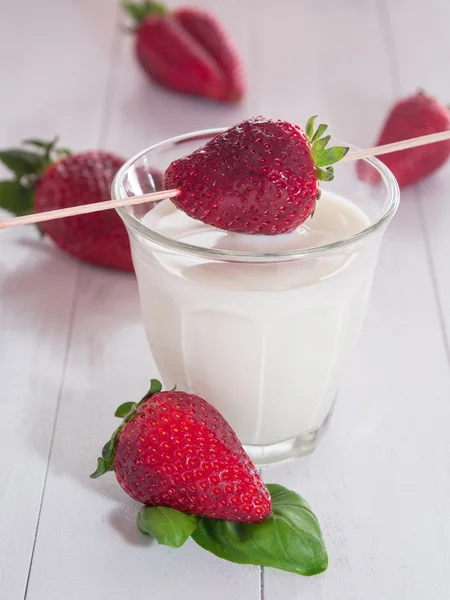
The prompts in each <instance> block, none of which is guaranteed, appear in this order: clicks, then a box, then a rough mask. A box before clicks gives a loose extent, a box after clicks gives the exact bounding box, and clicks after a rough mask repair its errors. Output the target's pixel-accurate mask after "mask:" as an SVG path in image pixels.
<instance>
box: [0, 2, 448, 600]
mask: <svg viewBox="0 0 450 600" xmlns="http://www.w3.org/2000/svg"><path fill="white" fill-rule="evenodd" d="M196 3H197V4H199V5H204V6H209V7H210V8H211V9H212V10H214V11H215V12H216V13H217V14H218V15H219V17H220V18H222V19H223V21H224V22H225V23H226V25H227V26H228V27H229V29H231V30H232V31H233V33H234V37H235V38H236V40H237V42H238V44H239V47H240V49H241V51H242V54H243V56H244V58H245V60H246V64H247V67H248V78H249V93H248V96H247V99H246V101H245V103H244V104H243V105H242V106H240V107H226V106H220V105H217V104H214V103H208V102H203V101H201V100H195V99H189V98H185V97H181V96H177V95H174V94H171V93H169V92H166V91H163V90H161V89H158V88H157V87H155V86H152V85H150V84H149V83H148V82H147V81H146V79H145V77H144V76H143V74H142V73H141V72H140V70H139V69H138V68H137V66H136V64H135V61H134V58H133V56H132V52H131V48H132V40H131V38H130V37H127V36H126V35H124V33H123V31H122V30H121V29H120V24H121V23H123V18H122V16H121V14H120V10H119V7H118V3H116V2H115V1H114V0H77V1H74V0H59V2H53V1H52V0H40V1H39V2H36V1H34V0H15V1H14V2H5V3H3V4H2V11H1V19H0V57H1V58H0V75H1V81H2V84H1V87H2V91H1V94H0V111H1V112H0V114H1V117H0V118H1V123H2V127H1V129H0V146H1V147H5V146H10V145H13V144H16V142H18V141H19V140H21V139H23V138H26V137H30V136H33V137H37V136H40V137H42V138H50V137H51V136H53V134H55V133H59V134H60V135H61V139H62V141H63V142H64V145H67V146H70V147H72V148H74V149H77V150H81V149H87V148H92V147H103V148H108V149H110V150H113V151H117V152H118V153H121V154H122V155H124V156H130V155H131V154H133V153H135V152H136V151H138V150H140V149H141V148H143V147H145V146H148V145H150V144H151V143H153V142H156V141H159V140H161V139H164V138H167V137H169V136H172V135H174V134H178V133H182V132H186V131H189V130H194V129H199V128H207V127H215V126H219V125H227V124H232V123H235V122H237V121H238V120H240V119H241V118H243V117H245V116H251V115H254V114H259V113H264V114H265V115H268V116H272V117H283V118H286V119H291V120H294V121H298V122H300V123H303V122H305V121H306V119H307V118H308V117H309V116H310V115H312V114H316V113H319V114H320V115H321V117H323V119H325V122H328V123H329V124H331V125H332V129H333V132H334V133H335V134H336V135H338V136H340V137H341V138H344V139H347V140H349V141H351V142H353V143H355V144H357V145H368V144H370V143H371V142H372V141H373V140H374V137H375V134H376V132H377V129H378V125H379V122H380V119H381V118H382V116H383V115H384V112H385V111H386V110H387V108H388V106H389V105H390V103H391V102H392V101H393V100H394V99H395V98H396V97H398V96H399V95H401V94H406V93H410V92H411V91H414V90H415V89H416V88H418V87H419V86H420V87H424V88H426V89H427V90H428V91H430V92H432V93H435V94H436V95H438V96H439V97H440V98H442V99H443V100H447V101H448V100H450V77H449V76H448V63H449V59H450V38H449V36H448V22H449V18H450V8H449V4H448V0H427V1H425V0H422V1H421V0H417V1H416V2H411V0H394V1H391V2H388V0H302V1H301V2H300V1H294V0H278V2H269V1H267V2H266V1H264V2H261V1H260V0H247V1H246V2H245V1H243V0H227V1H226V2H224V1H223V0H196ZM449 186H450V166H449V167H448V168H446V169H444V170H442V171H441V172H440V173H439V174H437V175H436V176H435V177H433V178H432V179H430V180H428V181H426V182H423V183H422V184H420V185H419V186H417V187H415V188H414V189H411V190H410V191H407V192H405V193H404V194H403V195H402V206H401V209H400V211H399V213H398V215H397V217H396V218H395V220H394V222H393V224H392V225H391V227H390V230H389V231H388V234H387V236H386V238H385V243H384V247H383V252H382V256H381V260H380V264H379V268H378V272H377V277H376V282H375V285H374V290H373V297H372V302H371V307H370V311H369V315H368V319H367V323H366V327H365V330H364V333H363V336H362V340H361V343H360V345H359V351H358V352H357V353H356V356H355V357H354V361H353V363H352V365H351V368H350V370H349V372H348V374H347V377H346V380H345V382H344V385H343V387H342V391H341V394H340V402H339V404H338V408H337V410H336V413H335V418H334V421H333V423H332V426H331V429H330V432H329V434H328V436H327V438H326V439H325V440H324V441H323V443H322V445H321V446H320V448H319V449H318V451H317V452H316V453H315V454H314V455H313V456H311V457H309V458H306V459H303V460H299V461H297V462H292V463H290V464H288V465H285V466H281V467H276V468H272V469H270V470H267V471H266V472H265V479H266V481H273V482H279V483H282V484H284V485H287V486H289V487H292V488H294V489H296V490H297V491H299V492H300V493H301V494H303V495H304V496H305V497H306V498H307V499H308V500H309V501H310V503H311V504H312V506H313V508H314V510H315V511H316V512H317V514H318V516H319V518H320V520H321V523H322V525H323V528H324V532H325V536H326V540H327V545H328V549H329V554H330V566H329V570H328V571H327V572H326V573H325V574H323V575H321V576H320V577H316V578H312V579H302V578H300V577H296V576H294V575H289V574H286V573H283V572H279V571H275V570H271V569H265V570H260V569H259V568H256V567H242V566H237V565H233V564H229V563H225V562H221V561H219V560H218V559H216V558H215V557H213V556H212V555H209V554H207V553H205V552H203V551H202V550H201V549H200V548H198V547H196V546H195V544H194V543H188V544H187V545H186V546H185V547H184V548H183V549H181V550H170V549H168V548H163V547H157V546H156V545H155V544H153V543H151V542H150V541H149V539H147V538H144V537H143V536H142V535H141V534H139V533H138V531H137V529H136V527H135V515H136V512H137V507H136V505H135V503H133V502H132V501H131V500H128V499H127V498H126V497H125V496H124V494H123V493H122V492H121V490H120V489H119V488H118V486H117V485H116V483H115V481H114V478H113V476H111V477H109V476H108V477H103V478H102V479H100V480H97V481H92V480H90V479H89V478H88V475H89V473H90V472H91V471H92V469H93V467H94V465H95V461H96V457H97V455H98V451H99V448H100V446H101V444H102V442H104V441H105V440H106V439H107V436H108V434H110V433H111V431H112V428H113V425H114V418H113V410H114V409H115V408H116V407H117V406H118V404H120V403H121V402H124V401H125V400H130V399H131V400H133V399H136V398H138V397H140V395H141V392H142V390H143V389H144V388H145V386H146V384H147V382H148V379H149V377H150V376H154V375H156V371H155V367H154V365H153V363H152V359H151V357H150V355H149V351H148V349H147V346H146V342H145V339H144V333H143V329H142V326H141V324H140V319H139V308H138V298H137V289H136V283H135V280H134V277H133V276H132V275H127V274H120V273H116V272H110V271H106V270H101V269H96V268H92V267H90V266H87V265H82V264H79V263H77V262H75V261H72V260H71V259H70V258H68V257H66V256H65V255H63V254H62V253H60V252H59V251H58V250H56V249H55V248H53V247H52V246H51V244H50V243H45V242H42V241H40V240H39V238H38V235H37V234H36V232H35V231H34V229H33V228H31V227H30V228H20V229H16V230H10V231H3V232H1V233H0V386H1V394H0V414H1V419H0V599H1V600H22V599H23V598H26V599H27V600H101V599H106V600H112V599H114V598H120V599H121V600H132V599H133V600H138V599H142V600H144V599H145V600H147V599H153V598H154V599H155V600H156V599H157V600H177V599H183V600H191V599H192V600H193V599H195V600H209V599H212V598H214V599H215V600H239V599H246V600H257V599H260V598H264V599H265V600H278V599H283V600H294V599H297V598H298V599H302V600H319V599H323V600H331V599H332V600H379V599H383V600H384V599H387V600H390V599H392V600H397V599H398V598H405V599H408V600H424V599H425V598H427V599H428V598H430V599H431V598H432V599H433V600H441V599H442V600H443V599H445V598H448V597H449V595H450V433H449V430H450V364H449V363H450V360H449V359H450V353H449V335H450V269H449V268H448V264H449V261H450V258H449V256H450V195H449V192H448V190H449Z"/></svg>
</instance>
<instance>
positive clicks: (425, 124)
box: [357, 91, 450, 187]
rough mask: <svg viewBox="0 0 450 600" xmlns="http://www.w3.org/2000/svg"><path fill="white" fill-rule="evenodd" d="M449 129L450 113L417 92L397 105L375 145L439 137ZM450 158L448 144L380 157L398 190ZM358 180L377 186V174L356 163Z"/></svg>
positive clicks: (366, 164)
mask: <svg viewBox="0 0 450 600" xmlns="http://www.w3.org/2000/svg"><path fill="white" fill-rule="evenodd" d="M448 129H450V110H449V108H448V107H446V106H444V104H442V103H440V102H438V100H436V99H435V98H433V97H432V96H429V95H428V94H426V93H425V92H423V91H420V92H418V93H416V94H414V95H412V96H409V97H407V98H404V99H402V100H400V101H398V102H397V103H396V104H395V105H394V106H393V107H392V109H391V111H390V112H389V114H388V116H387V119H386V121H385V124H384V126H383V129H382V131H381V134H380V137H379V138H378V140H377V142H376V145H377V146H381V145H383V144H390V143H392V142H399V141H401V140H407V139H409V138H413V137H418V136H421V135H427V134H429V133H439V132H440V131H447V130H448ZM449 156H450V141H445V142H439V143H436V144H429V145H427V146H419V147H418V148H410V149H409V150H401V151H399V152H392V153H391V154H385V155H383V156H380V160H381V161H382V162H384V164H385V165H387V166H388V167H389V169H390V170H391V171H392V172H393V174H394V175H395V177H396V179H397V181H398V183H399V186H400V187H406V186H408V185H411V184H413V183H416V181H419V179H422V178H423V177H426V176H427V175H431V173H434V171H436V170H437V169H439V168H440V167H441V166H442V165H443V164H444V163H445V162H446V161H447V159H448V157H449ZM357 170H358V176H359V178H360V179H362V180H364V181H369V182H371V183H376V182H377V181H378V180H379V179H380V175H379V174H378V172H377V171H376V170H375V169H374V168H373V167H372V166H371V165H370V164H369V163H367V162H365V161H359V162H358V165H357Z"/></svg>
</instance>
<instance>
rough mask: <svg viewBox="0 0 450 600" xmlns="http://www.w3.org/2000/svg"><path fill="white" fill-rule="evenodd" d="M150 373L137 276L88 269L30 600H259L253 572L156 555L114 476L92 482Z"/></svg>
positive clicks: (191, 548)
mask: <svg viewBox="0 0 450 600" xmlns="http://www.w3.org/2000/svg"><path fill="white" fill-rule="evenodd" d="M155 374H156V367H155V366H154V364H153V362H152V359H151V357H150V353H149V350H148V347H147V341H146V339H145V334H144V332H143V328H142V325H141V320H140V310H139V303H138V296H137V289H136V282H135V280H134V277H133V276H131V275H129V276H127V275H122V276H121V275H119V274H117V273H109V272H107V271H100V270H97V269H92V270H91V269H85V270H84V271H83V275H82V281H81V285H80V289H79V295H78V302H77V308H76V316H75V323H74V332H73V339H72V344H71V349H70V353H69V356H68V361H67V369H66V375H65V380H64V387H63V392H62V400H61V407H60V411H59V417H58V422H57V427H56V433H55V438H54V443H53V451H52V456H51V461H50V467H49V473H48V479H47V486H46V490H45V497H44V505H43V509H42V513H41V519H40V526H39V535H38V538H37V543H36V550H35V555H34V561H33V568H32V573H31V582H30V588H29V594H28V598H29V600H44V599H45V600H57V599H59V598H64V599H65V600H79V598H83V599H84V600H98V598H99V597H104V598H108V599H110V598H121V599H123V600H126V599H130V600H131V599H133V600H134V599H137V598H142V599H144V598H147V597H155V598H158V599H159V600H166V599H167V600H169V599H170V600H177V599H178V598H179V599H180V600H181V599H191V598H192V599H194V598H196V599H198V598H202V599H203V598H204V599H205V600H206V599H207V598H212V597H214V598H217V599H218V600H225V599H227V600H228V599H231V598H239V597H242V598H244V597H245V598H248V599H249V600H253V599H255V600H256V599H257V598H259V585H260V580H259V569H257V568H253V567H239V566H236V565H232V564H231V563H224V562H222V561H220V560H219V559H216V558H215V557H213V556H212V555H209V554H207V553H205V552H204V551H203V550H201V549H200V548H199V547H198V546H196V545H195V544H194V543H193V542H189V543H188V544H187V546H186V547H184V548H182V549H179V550H171V549H169V548H164V547H158V546H157V544H156V543H151V541H150V540H149V539H148V538H146V537H144V536H143V535H142V534H140V533H139V531H138V530H137V528H136V523H135V519H136V515H137V512H138V509H139V504H138V503H136V502H134V501H132V500H131V499H129V498H128V497H127V496H126V495H125V493H124V492H122V490H121V489H120V488H119V486H118V485H117V483H116V481H115V479H114V475H113V474H108V475H106V476H104V477H102V478H101V479H98V480H90V479H89V477H88V476H89V473H90V472H92V471H93V470H94V468H95V465H96V458H97V456H98V453H99V451H100V450H101V447H102V445H103V444H104V443H105V442H106V441H107V439H108V438H109V436H110V435H111V433H112V431H113V429H114V427H115V426H116V424H117V420H116V419H115V418H114V417H113V414H114V410H115V409H116V408H117V406H118V405H119V404H121V403H122V402H124V401H128V400H135V399H136V398H140V397H141V396H142V394H143V391H145V390H146V389H147V387H148V382H149V379H150V378H151V377H152V376H155Z"/></svg>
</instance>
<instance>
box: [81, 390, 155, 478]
mask: <svg viewBox="0 0 450 600" xmlns="http://www.w3.org/2000/svg"><path fill="white" fill-rule="evenodd" d="M161 390H162V385H161V382H160V381H158V380H157V379H152V380H151V381H150V389H149V390H148V392H147V393H146V394H145V396H144V397H143V398H142V399H141V400H140V401H139V402H138V403H137V404H136V403H135V402H124V403H123V404H121V405H120V406H119V408H118V409H117V410H116V412H115V413H114V415H115V416H116V417H119V418H123V421H122V423H121V424H120V425H119V427H118V428H117V429H116V430H115V431H114V433H113V434H112V436H111V438H110V439H109V440H108V441H107V442H106V444H105V445H104V446H103V449H102V455H101V457H100V458H99V459H98V461H97V468H96V469H95V471H94V472H93V473H91V475H90V477H91V479H96V478H97V477H100V476H101V475H104V474H105V473H107V472H108V471H114V454H115V451H116V444H117V439H118V437H119V435H120V432H121V431H122V429H123V428H124V427H125V425H126V424H127V423H130V422H131V421H132V420H133V419H134V418H135V417H136V415H137V412H138V409H139V407H140V406H141V405H142V404H143V403H144V402H146V401H147V400H148V399H149V398H150V397H151V396H153V394H157V393H158V392H160V391H161Z"/></svg>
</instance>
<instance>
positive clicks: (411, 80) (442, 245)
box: [386, 0, 450, 347]
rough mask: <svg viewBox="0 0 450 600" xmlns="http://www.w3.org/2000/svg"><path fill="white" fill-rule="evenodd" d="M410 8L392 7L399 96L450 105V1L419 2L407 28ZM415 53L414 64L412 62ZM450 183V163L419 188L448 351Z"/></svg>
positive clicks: (389, 29)
mask: <svg viewBox="0 0 450 600" xmlns="http://www.w3.org/2000/svg"><path fill="white" fill-rule="evenodd" d="M408 6H409V5H408V2H407V1H406V0H400V2H395V3H393V2H391V3H386V35H387V36H388V38H389V39H390V52H391V60H392V62H393V63H394V64H395V71H394V73H395V84H396V91H397V93H398V95H399V96H406V95H409V94H412V93H414V92H415V91H416V90H418V89H424V90H426V91H427V92H428V93H429V94H432V95H435V96H436V97H437V98H439V99H440V100H441V101H442V102H444V104H447V105H448V104H449V99H450V81H449V79H448V77H444V76H443V75H442V74H443V73H444V72H445V70H446V69H447V64H448V58H449V57H450V39H449V36H448V32H447V29H448V28H447V22H448V17H449V14H450V7H449V5H448V2H446V0H431V1H430V2H427V3H426V4H423V3H419V4H418V6H416V7H414V18H413V19H411V21H408V23H406V22H405V18H404V16H405V11H407V10H410V8H408ZM412 49H413V50H412ZM412 52H413V56H414V60H411V56H412ZM449 181H450V162H449V163H447V165H446V166H445V167H444V168H442V169H441V170H439V171H438V172H437V173H435V174H434V175H432V176H431V177H430V178H428V179H426V180H423V181H422V182H420V183H419V184H418V185H417V186H416V187H415V190H416V191H415V193H416V194H417V197H418V200H419V205H420V211H421V212H420V215H421V224H422V228H423V230H424V233H425V236H426V239H427V244H428V250H429V257H430V267H431V268H432V272H433V278H434V279H435V285H436V289H437V292H438V295H439V301H440V310H441V314H442V318H443V324H444V326H445V332H446V343H447V347H448V339H449V338H450V271H449V268H448V231H449V228H450V204H449V202H448V183H449Z"/></svg>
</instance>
